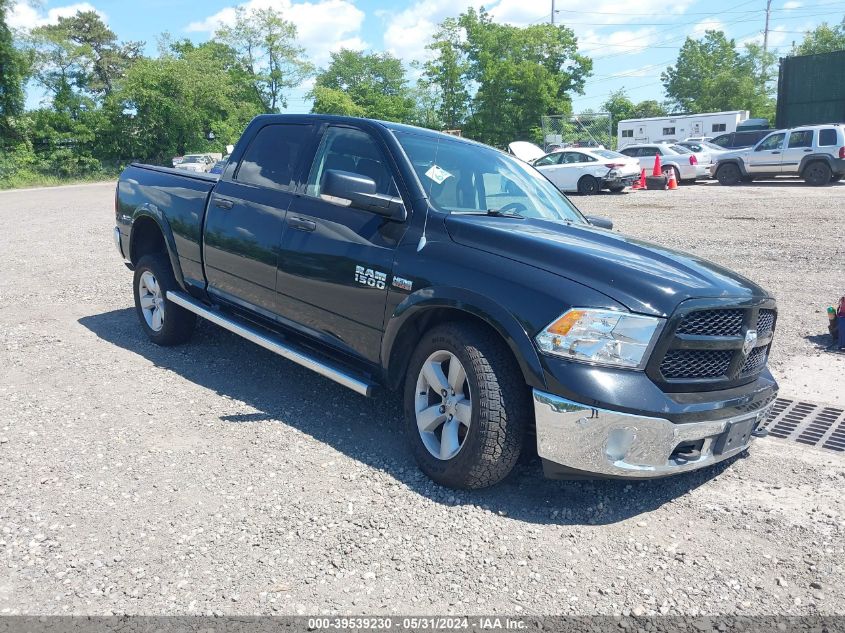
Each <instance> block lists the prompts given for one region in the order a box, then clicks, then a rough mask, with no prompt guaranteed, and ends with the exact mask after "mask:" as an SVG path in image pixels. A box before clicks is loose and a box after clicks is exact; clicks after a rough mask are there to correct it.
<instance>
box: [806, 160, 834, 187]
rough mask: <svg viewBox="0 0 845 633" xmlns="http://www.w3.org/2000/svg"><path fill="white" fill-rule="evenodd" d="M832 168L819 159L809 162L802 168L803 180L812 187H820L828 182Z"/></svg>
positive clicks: (831, 174)
mask: <svg viewBox="0 0 845 633" xmlns="http://www.w3.org/2000/svg"><path fill="white" fill-rule="evenodd" d="M832 177H833V170H832V169H831V168H830V165H828V164H827V163H823V162H822V161H820V160H817V161H815V162H812V163H810V164H809V165H807V166H806V167H805V168H804V182H806V183H807V184H808V185H812V186H814V187H821V186H822V185H826V184H828V183H829V182H830V179H831V178H832Z"/></svg>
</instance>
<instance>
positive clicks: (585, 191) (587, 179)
mask: <svg viewBox="0 0 845 633" xmlns="http://www.w3.org/2000/svg"><path fill="white" fill-rule="evenodd" d="M599 189H600V186H599V181H598V180H596V179H595V178H594V177H593V176H581V179H580V180H579V181H578V193H580V194H581V195H585V196H591V195H593V194H595V193H598V192H599Z"/></svg>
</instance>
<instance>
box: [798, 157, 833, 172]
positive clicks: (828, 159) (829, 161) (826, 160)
mask: <svg viewBox="0 0 845 633" xmlns="http://www.w3.org/2000/svg"><path fill="white" fill-rule="evenodd" d="M816 161H822V162H823V163H827V165H828V167H830V168H831V170H832V169H833V158H832V157H831V156H830V154H807V155H806V156H803V157H801V162H800V163H799V164H798V175H799V176H803V175H804V169H806V167H807V165H809V164H810V163H815V162H816Z"/></svg>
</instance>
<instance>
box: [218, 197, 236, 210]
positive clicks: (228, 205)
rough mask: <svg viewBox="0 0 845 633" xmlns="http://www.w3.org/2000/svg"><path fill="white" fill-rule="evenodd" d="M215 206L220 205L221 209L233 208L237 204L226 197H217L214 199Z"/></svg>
mask: <svg viewBox="0 0 845 633" xmlns="http://www.w3.org/2000/svg"><path fill="white" fill-rule="evenodd" d="M214 206H215V207H220V208H221V209H226V210H228V209H231V208H232V207H234V206H235V203H234V202H232V201H231V200H227V199H226V198H215V199H214Z"/></svg>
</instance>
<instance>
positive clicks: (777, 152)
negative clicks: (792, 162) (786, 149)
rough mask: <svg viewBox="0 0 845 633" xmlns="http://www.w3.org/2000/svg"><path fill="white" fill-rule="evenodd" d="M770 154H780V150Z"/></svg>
mask: <svg viewBox="0 0 845 633" xmlns="http://www.w3.org/2000/svg"><path fill="white" fill-rule="evenodd" d="M772 154H780V150H775V151H774V152H772Z"/></svg>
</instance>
